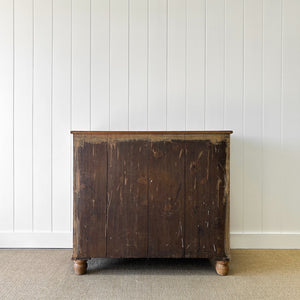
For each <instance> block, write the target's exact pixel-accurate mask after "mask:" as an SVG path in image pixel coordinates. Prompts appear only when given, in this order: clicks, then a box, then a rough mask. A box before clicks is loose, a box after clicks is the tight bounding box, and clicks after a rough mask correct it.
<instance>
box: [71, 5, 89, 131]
mask: <svg viewBox="0 0 300 300" xmlns="http://www.w3.org/2000/svg"><path fill="white" fill-rule="evenodd" d="M90 33H91V32H90V1H86V0H73V1H72V129H73V130H90V125H91V124H90V121H91V119H90V114H91V110H90V109H91V98H90V96H91V94H90V93H91V90H90V84H91V82H90V80H91V74H90V71H91V70H90V67H91V65H90V63H91V62H90V51H91V49H90Z"/></svg>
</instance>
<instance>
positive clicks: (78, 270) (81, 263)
mask: <svg viewBox="0 0 300 300" xmlns="http://www.w3.org/2000/svg"><path fill="white" fill-rule="evenodd" d="M86 269H87V263H86V260H84V259H83V260H81V259H76V260H74V271H75V274H76V275H83V274H85V273H86Z"/></svg>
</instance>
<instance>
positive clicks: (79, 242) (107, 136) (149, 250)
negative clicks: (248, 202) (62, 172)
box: [72, 131, 232, 275]
mask: <svg viewBox="0 0 300 300" xmlns="http://www.w3.org/2000/svg"><path fill="white" fill-rule="evenodd" d="M231 133H232V131H194V132H188V131H184V132H182V131H181V132H177V131H176V132H171V131H166V132H148V131H147V132H140V131H138V132H131V131H126V132H125V131H124V132H113V131H110V132H104V131H72V134H73V147H74V154H73V155H74V157H73V159H74V175H73V180H74V206H73V208H74V212H73V235H74V236H73V260H74V269H75V273H76V274H84V273H85V272H86V269H87V260H89V259H90V258H94V257H102V258H104V257H115V258H130V257H131V258H146V257H149V258H152V257H156V258H209V259H211V260H212V261H214V263H215V267H216V271H217V273H218V274H220V275H226V274H227V273H228V261H229V259H230V256H229V250H230V246H229V188H230V183H229V155H230V134H231Z"/></svg>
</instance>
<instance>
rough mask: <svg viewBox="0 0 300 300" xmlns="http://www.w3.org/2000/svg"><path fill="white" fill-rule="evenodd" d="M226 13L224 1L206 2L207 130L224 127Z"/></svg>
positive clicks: (211, 0) (212, 0) (210, 0)
mask: <svg viewBox="0 0 300 300" xmlns="http://www.w3.org/2000/svg"><path fill="white" fill-rule="evenodd" d="M224 11H225V10H224V0H209V1H206V105H205V128H206V129H216V130H220V129H221V128H223V126H224V68H225V65H224V63H225V60H224V40H225V34H224V33H225V29H224V24H225V20H224Z"/></svg>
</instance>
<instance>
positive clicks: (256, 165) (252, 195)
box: [244, 0, 264, 232]
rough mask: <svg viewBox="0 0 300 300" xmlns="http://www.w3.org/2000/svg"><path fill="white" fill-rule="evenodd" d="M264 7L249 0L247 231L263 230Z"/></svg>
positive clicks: (247, 1)
mask: <svg viewBox="0 0 300 300" xmlns="http://www.w3.org/2000/svg"><path fill="white" fill-rule="evenodd" d="M262 12H263V7H262V1H260V0H255V1H253V0H245V29H244V30H245V37H244V38H245V44H244V45H245V50H244V51H245V52H244V53H245V58H244V59H245V62H244V67H245V87H244V88H245V91H244V96H245V99H244V102H245V105H244V110H245V111H244V117H245V119H244V125H245V128H244V134H245V136H244V147H245V148H244V230H245V231H250V232H260V231H261V230H262V181H261V180H262V173H263V171H264V170H263V164H262V130H263V129H262V125H263V123H262V109H263V90H262V88H263V86H262V83H263V81H262V80H263V78H262V72H263V58H262V54H263V44H262V41H263V31H262V29H263V27H262V24H263V14H262Z"/></svg>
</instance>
